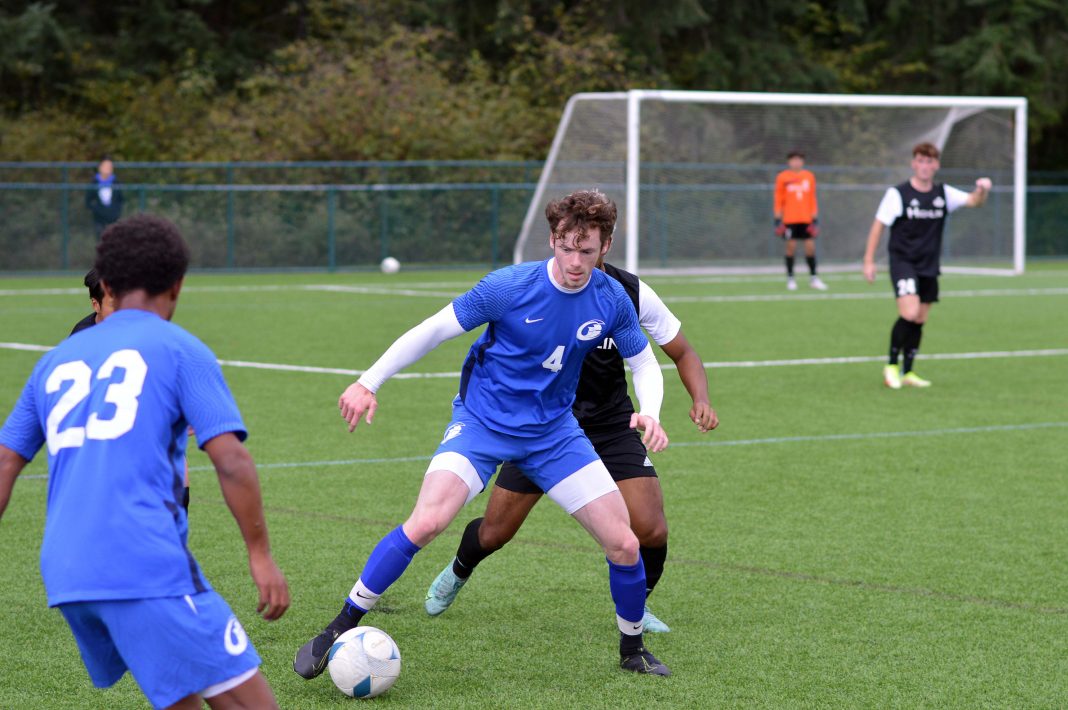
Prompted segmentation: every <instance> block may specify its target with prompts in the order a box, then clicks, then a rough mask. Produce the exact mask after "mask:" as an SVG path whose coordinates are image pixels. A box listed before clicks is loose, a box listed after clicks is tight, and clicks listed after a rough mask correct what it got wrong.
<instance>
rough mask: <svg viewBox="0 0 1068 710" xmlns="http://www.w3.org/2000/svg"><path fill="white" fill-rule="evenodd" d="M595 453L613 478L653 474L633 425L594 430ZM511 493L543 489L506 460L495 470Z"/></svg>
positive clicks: (499, 480) (498, 480)
mask: <svg viewBox="0 0 1068 710" xmlns="http://www.w3.org/2000/svg"><path fill="white" fill-rule="evenodd" d="M590 443H592V444H593V448H594V450H595V451H596V452H597V455H598V456H600V457H601V461H604V465H605V467H606V468H608V473H610V474H611V475H612V480H613V481H624V480H626V479H628V478H642V477H648V476H652V477H654V478H655V477H656V469H655V468H653V464H652V462H651V461H650V460H649V454H648V452H647V451H646V450H645V444H643V443H642V437H641V434H640V433H639V432H638V431H636V430H634V429H627V430H626V431H613V432H610V433H608V434H594V435H593V436H591V437H590ZM496 485H498V486H500V487H501V488H503V489H505V490H506V491H512V492H513V493H542V492H543V491H542V490H541V489H540V488H538V487H537V486H536V485H535V484H534V483H533V482H532V481H531V480H530V479H529V478H527V477H526V476H524V475H523V472H522V471H520V470H519V467H518V466H516V465H515V464H513V463H512V462H510V461H505V462H504V463H503V464H502V465H501V469H500V471H498V472H497V484H496Z"/></svg>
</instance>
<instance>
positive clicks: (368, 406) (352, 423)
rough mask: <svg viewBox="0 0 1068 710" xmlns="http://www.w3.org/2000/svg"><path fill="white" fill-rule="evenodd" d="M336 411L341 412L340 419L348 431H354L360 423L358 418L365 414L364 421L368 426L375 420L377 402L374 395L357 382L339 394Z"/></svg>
mask: <svg viewBox="0 0 1068 710" xmlns="http://www.w3.org/2000/svg"><path fill="white" fill-rule="evenodd" d="M337 406H338V409H340V410H341V418H342V419H344V420H345V421H346V422H348V423H349V431H350V432H352V431H355V430H356V425H357V424H359V423H360V417H361V416H363V415H364V413H365V412H366V414H367V416H366V419H365V421H366V422H367V423H368V424H370V423H371V421H372V420H373V419H374V418H375V410H376V409H378V400H377V399H375V393H374V392H372V391H371V390H369V389H367V388H366V387H364V386H363V385H361V384H360V383H359V382H353V383H352V384H351V385H349V386H348V388H347V389H346V390H345V391H344V392H342V393H341V397H339V398H338V400H337Z"/></svg>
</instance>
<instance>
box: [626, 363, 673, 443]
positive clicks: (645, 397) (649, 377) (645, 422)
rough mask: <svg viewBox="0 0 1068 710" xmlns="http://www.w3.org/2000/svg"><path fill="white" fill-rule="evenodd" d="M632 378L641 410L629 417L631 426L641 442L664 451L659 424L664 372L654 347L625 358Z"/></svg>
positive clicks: (661, 430)
mask: <svg viewBox="0 0 1068 710" xmlns="http://www.w3.org/2000/svg"><path fill="white" fill-rule="evenodd" d="M626 362H627V366H628V367H630V371H631V377H632V378H633V380H634V394H635V395H636V396H637V397H638V409H639V410H640V411H638V412H636V413H635V414H633V415H632V416H631V418H630V428H631V429H638V430H639V431H641V432H642V443H643V444H645V448H647V449H649V451H652V452H654V453H655V452H658V451H663V450H664V449H665V448H667V445H668V436H667V432H665V431H664V427H662V426H661V425H660V405H661V404H663V402H664V373H663V372H661V371H660V363H658V362H657V361H656V356H654V355H653V349H652V348H651V347H649V345H648V343H646V345H645V348H644V349H643V350H642V351H641V352H640V353H638V354H637V355H635V356H634V357H628V358H626Z"/></svg>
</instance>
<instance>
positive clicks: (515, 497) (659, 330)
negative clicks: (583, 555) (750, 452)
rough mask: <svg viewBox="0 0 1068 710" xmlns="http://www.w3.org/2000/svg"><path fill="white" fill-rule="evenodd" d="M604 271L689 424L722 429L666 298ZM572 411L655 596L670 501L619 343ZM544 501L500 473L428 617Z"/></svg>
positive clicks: (519, 478)
mask: <svg viewBox="0 0 1068 710" xmlns="http://www.w3.org/2000/svg"><path fill="white" fill-rule="evenodd" d="M598 268H599V269H602V270H603V271H604V272H605V273H606V274H608V275H609V276H611V277H612V278H613V279H615V280H617V281H619V283H620V284H622V285H623V289H624V290H625V291H626V292H627V295H628V296H630V299H631V302H632V303H633V304H634V309H635V311H636V312H637V314H638V323H639V324H640V325H641V326H642V328H643V329H644V330H645V332H646V333H648V334H649V337H650V338H651V339H652V340H653V342H655V343H656V344H657V345H659V346H660V347H661V349H663V351H664V352H665V353H666V354H667V355H668V357H670V358H671V359H672V360H673V361H674V362H675V366H676V369H677V370H678V373H679V377H680V378H681V379H682V383H683V385H685V387H686V390H687V391H688V392H689V393H690V397H691V399H692V401H693V406H692V407H691V408H690V419H691V420H692V421H693V423H694V424H696V425H697V430H698V431H699V432H708V431H711V430H712V429H715V428H716V427H717V426H719V418H718V417H717V416H716V411H715V410H714V409H713V408H712V405H711V404H710V403H709V397H708V377H707V375H706V374H705V368H704V364H703V363H702V360H701V356H700V355H698V353H697V351H696V350H695V349H694V347H693V346H692V345H690V341H689V340H688V339H687V338H686V336H685V335H684V334H683V332H682V322H681V321H679V319H678V318H676V317H675V314H674V313H672V312H671V310H670V309H668V307H667V305H665V304H664V302H663V301H662V300H661V299H660V296H658V295H657V294H656V292H655V291H654V290H653V289H652V288H651V287H650V286H649V285H648V284H646V283H645V282H644V281H642V280H641V279H639V278H638V277H637V276H635V275H634V274H631V273H629V272H627V271H624V270H623V269H620V268H618V267H616V266H613V265H612V264H607V263H603V262H602V263H601V264H599V265H598ZM571 410H572V412H573V413H574V415H575V419H577V420H578V423H579V426H581V427H582V430H583V431H584V432H585V433H586V436H588V437H589V438H590V442H591V443H592V444H593V448H594V449H595V450H596V451H597V455H598V456H599V457H600V458H601V460H602V461H604V464H605V466H606V467H607V468H608V472H609V473H610V474H611V476H612V479H613V480H614V481H615V482H616V485H617V486H619V492H620V493H622V494H623V500H624V502H626V504H627V512H628V513H630V527H631V530H633V531H634V534H635V535H636V536H637V538H638V542H639V543H640V547H639V552H640V554H641V558H642V565H643V566H644V567H645V579H646V596H648V595H649V594H652V592H653V589H654V588H655V587H656V585H657V583H658V582H659V581H660V578H661V576H662V575H663V573H664V563H665V561H666V560H667V552H668V548H667V546H668V524H667V518H666V517H665V515H664V494H663V491H662V490H661V488H660V479H659V478H657V474H656V469H655V468H654V467H653V462H652V461H650V460H649V457H648V455H647V452H646V450H645V447H644V446H643V445H642V442H641V438H640V437H639V436H638V433H637V432H636V431H634V430H633V429H631V428H630V418H631V415H632V414H634V403H633V402H631V399H630V395H629V394H628V393H627V376H626V374H625V372H624V370H623V358H621V357H620V356H619V351H618V350H617V349H616V346H615V342H614V341H613V340H612V338H605V339H604V341H603V342H602V343H601V344H600V345H598V346H597V347H596V348H595V349H594V350H592V351H591V352H590V353H589V354H588V355H587V356H586V360H585V361H584V362H583V363H582V375H581V377H580V378H579V386H578V390H577V392H576V394H575V402H574V404H572V406H571ZM541 498H542V492H541V489H539V488H538V487H537V486H536V485H534V484H533V483H531V482H530V480H528V479H527V477H526V476H524V475H523V473H522V472H521V471H519V469H518V468H516V466H515V465H514V464H512V463H511V462H508V463H505V464H504V465H503V466H501V470H500V472H499V473H498V474H497V480H496V481H495V483H494V486H493V493H492V494H491V495H490V499H489V502H488V503H487V504H486V513H485V516H484V517H480V518H475V519H474V520H472V521H471V522H469V523H468V524H467V526H466V527H465V528H464V533H463V535H462V536H461V539H460V544H459V546H458V547H457V549H456V556H455V557H454V558H453V560H452V561H451V562H450V563H449V564H448V565H446V566H445V568H444V569H443V570H441V573H440V574H438V576H437V577H436V578H435V579H434V581H433V582H432V583H431V585H430V588H429V589H428V590H427V593H426V602H425V606H426V611H427V613H428V614H430V615H431V616H437V615H438V614H441V613H442V612H444V611H445V610H446V609H448V608H449V606H450V605H452V603H453V601H455V599H456V595H457V594H458V593H459V591H460V589H461V588H462V587H463V586H464V585H465V584H467V580H468V579H470V578H471V575H472V573H473V572H474V571H475V568H476V567H477V566H478V565H479V564H480V563H481V562H482V560H484V559H486V558H487V557H489V556H490V555H491V554H493V553H494V552H496V551H497V550H499V549H500V548H501V547H503V546H504V545H505V544H507V543H508V541H509V540H511V539H512V538H513V537H514V536H515V534H516V533H517V532H518V531H519V528H520V527H521V526H522V525H523V522H524V521H525V520H526V518H527V516H528V515H529V514H530V511H531V510H533V509H534V505H535V504H536V503H537V502H538V501H539V500H541ZM642 623H643V624H644V628H645V631H646V632H650V631H651V632H654V633H665V632H668V631H670V630H671V629H670V627H668V625H667V624H665V623H664V622H663V621H661V620H660V619H658V618H657V617H656V615H654V614H653V612H652V610H650V609H649V606H648V605H646V607H645V615H644V617H643V618H642Z"/></svg>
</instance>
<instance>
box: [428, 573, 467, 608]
mask: <svg viewBox="0 0 1068 710" xmlns="http://www.w3.org/2000/svg"><path fill="white" fill-rule="evenodd" d="M468 579H469V578H468ZM465 584H467V579H464V578H462V577H457V576H456V573H455V572H453V571H452V562H450V563H449V565H448V567H446V568H445V569H443V570H441V574H439V575H438V576H437V577H435V578H434V581H433V582H431V583H430V589H428V590H426V603H425V606H426V613H427V614H430V615H431V616H437V615H438V614H440V613H442V612H443V611H445V610H446V609H448V608H449V607H450V606H451V605H452V603H453V601H455V600H456V595H457V594H458V593H459V592H460V588H461V587H463V586H464V585H465Z"/></svg>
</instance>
